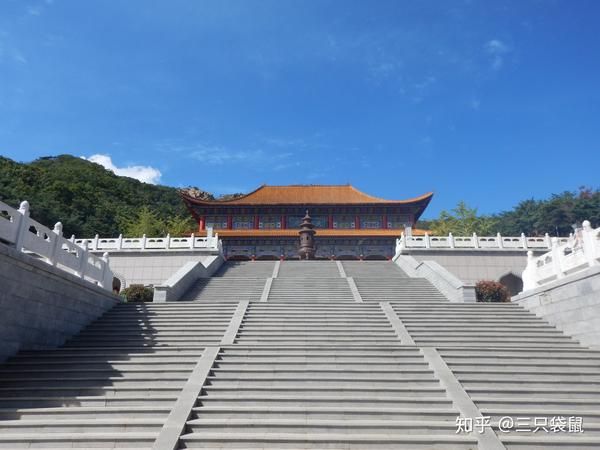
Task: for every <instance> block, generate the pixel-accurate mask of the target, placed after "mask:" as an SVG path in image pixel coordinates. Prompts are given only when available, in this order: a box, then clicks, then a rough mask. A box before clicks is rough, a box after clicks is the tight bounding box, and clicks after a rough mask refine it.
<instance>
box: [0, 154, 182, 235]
mask: <svg viewBox="0 0 600 450" xmlns="http://www.w3.org/2000/svg"><path fill="white" fill-rule="evenodd" d="M0 200H2V201H4V202H5V203H8V204H9V205H11V206H18V204H19V202H21V201H22V200H28V201H29V204H30V207H31V216H32V217H33V218H34V219H35V220H37V221H38V222H40V223H42V224H44V225H48V226H53V225H54V224H55V223H56V222H58V221H60V222H62V223H63V226H64V234H65V236H70V235H71V234H75V235H76V236H78V237H84V236H85V237H89V236H93V235H95V234H96V233H98V234H99V235H100V236H117V235H118V234H119V232H120V231H121V230H123V226H124V224H125V223H127V222H128V221H129V220H131V218H132V217H136V215H137V214H138V212H139V211H140V210H141V209H142V207H144V206H146V207H150V208H151V209H152V210H153V211H154V212H155V213H156V215H157V216H158V217H159V218H160V219H162V220H163V221H166V220H167V219H168V218H171V217H176V216H181V217H187V216H189V213H188V212H187V211H186V209H185V206H184V204H183V202H182V201H181V199H180V197H179V194H178V192H177V189H175V188H172V187H166V186H156V185H152V184H146V183H142V182H140V181H138V180H136V179H133V178H128V177H121V176H117V175H115V174H114V173H113V172H111V171H109V170H106V169H105V168H104V167H102V166H101V165H99V164H95V163H92V162H90V161H86V160H85V159H82V158H77V157H75V156H70V155H61V156H56V157H47V158H40V159H38V160H36V161H33V162H30V163H18V162H15V161H13V160H10V159H8V158H4V157H0Z"/></svg>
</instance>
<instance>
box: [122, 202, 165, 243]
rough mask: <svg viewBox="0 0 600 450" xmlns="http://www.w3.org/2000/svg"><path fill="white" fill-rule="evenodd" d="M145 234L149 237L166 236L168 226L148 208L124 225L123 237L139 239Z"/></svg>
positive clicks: (143, 208)
mask: <svg viewBox="0 0 600 450" xmlns="http://www.w3.org/2000/svg"><path fill="white" fill-rule="evenodd" d="M143 234H145V235H146V236H149V237H156V236H164V235H165V234H166V225H165V222H164V221H163V220H161V219H160V217H158V214H157V213H156V212H155V211H152V210H151V209H150V208H148V207H147V206H144V207H142V208H141V209H140V210H139V211H137V213H136V214H135V215H134V216H133V217H132V218H131V219H130V220H129V221H127V222H126V223H125V224H124V229H123V235H124V236H127V237H139V236H142V235H143Z"/></svg>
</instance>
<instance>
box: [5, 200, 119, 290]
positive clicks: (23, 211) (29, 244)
mask: <svg viewBox="0 0 600 450" xmlns="http://www.w3.org/2000/svg"><path fill="white" fill-rule="evenodd" d="M0 240H2V241H4V242H6V243H8V244H9V245H12V246H14V247H15V248H16V249H17V250H18V251H19V252H24V253H29V254H32V255H35V256H38V257H40V258H42V259H43V260H44V261H46V262H47V263H48V264H50V265H52V266H55V267H58V268H59V269H62V270H66V271H68V272H71V273H73V274H75V275H77V276H78V277H80V278H82V279H85V280H88V281H91V282H93V283H95V284H98V285H100V286H101V287H103V288H104V289H106V290H108V291H110V290H112V277H113V275H112V272H111V271H110V268H109V265H108V255H104V256H103V257H102V258H99V257H98V256H95V255H91V254H89V253H88V250H87V243H86V244H83V246H80V245H77V244H75V243H74V242H71V241H68V240H67V239H65V238H64V237H63V236H62V224H61V223H60V222H58V223H57V224H56V225H55V226H54V229H52V230H51V229H50V228H48V227H46V226H44V225H42V224H41V223H38V222H36V221H35V220H33V219H31V218H30V217H29V203H27V202H22V203H21V205H20V207H19V209H18V210H17V209H14V208H12V207H10V206H8V205H7V204H6V203H4V202H0Z"/></svg>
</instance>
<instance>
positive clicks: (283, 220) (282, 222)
mask: <svg viewBox="0 0 600 450" xmlns="http://www.w3.org/2000/svg"><path fill="white" fill-rule="evenodd" d="M280 220H281V229H282V230H285V216H281V219H280Z"/></svg>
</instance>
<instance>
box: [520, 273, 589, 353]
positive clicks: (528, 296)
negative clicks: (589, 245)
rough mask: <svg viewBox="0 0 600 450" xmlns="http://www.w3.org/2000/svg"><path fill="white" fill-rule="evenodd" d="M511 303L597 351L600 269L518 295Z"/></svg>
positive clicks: (574, 275) (571, 276) (577, 274)
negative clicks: (525, 309)
mask: <svg viewBox="0 0 600 450" xmlns="http://www.w3.org/2000/svg"><path fill="white" fill-rule="evenodd" d="M512 301H513V302H516V303H518V304H519V305H521V306H523V307H525V308H527V309H528V310H530V311H531V312H533V313H534V314H535V315H536V316H539V317H542V318H543V319H545V320H547V321H548V322H550V323H551V324H552V325H554V326H556V327H557V328H558V329H560V330H562V331H563V332H564V333H565V334H567V335H569V336H572V337H573V338H574V339H577V340H578V341H579V342H581V343H582V344H583V345H587V346H590V347H594V348H599V349H600V267H598V266H596V267H593V268H589V269H586V270H584V271H582V272H579V273H576V274H573V275H569V276H567V277H565V278H562V279H560V280H557V281H553V282H552V283H548V284H546V285H544V286H540V287H539V288H536V289H532V290H531V291H527V292H524V293H521V294H519V295H518V296H515V297H513V298H512Z"/></svg>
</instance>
